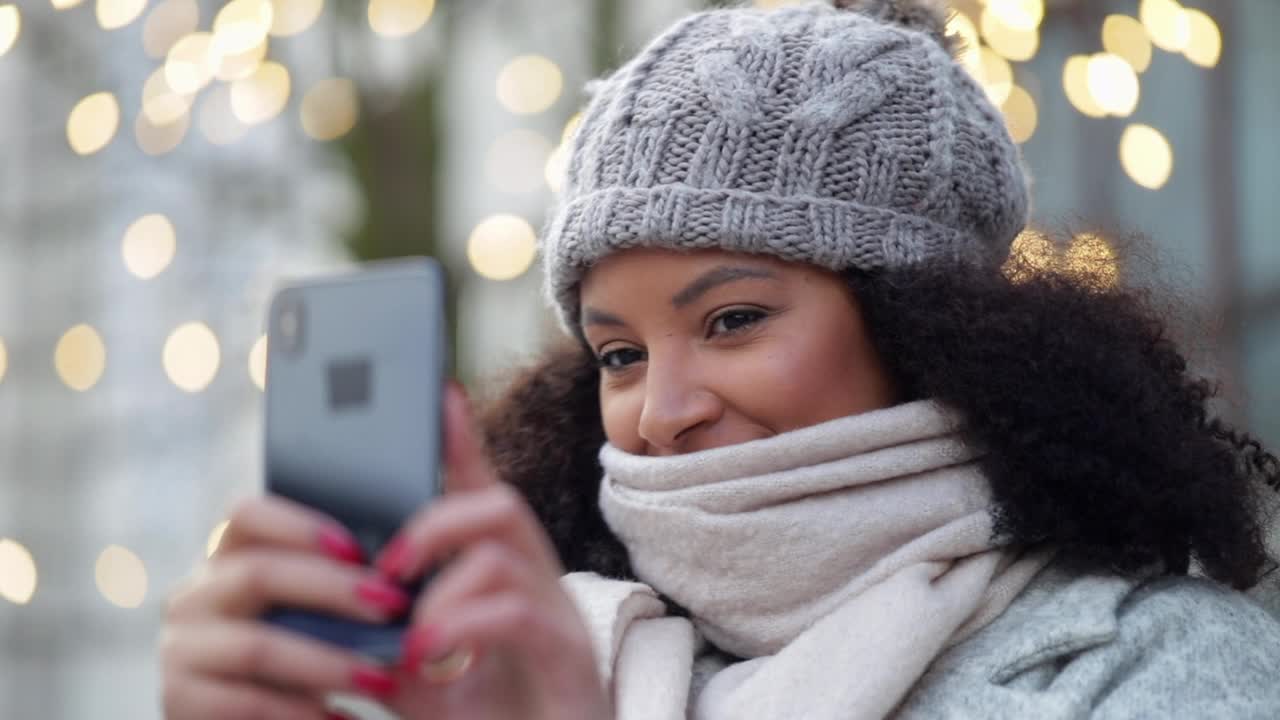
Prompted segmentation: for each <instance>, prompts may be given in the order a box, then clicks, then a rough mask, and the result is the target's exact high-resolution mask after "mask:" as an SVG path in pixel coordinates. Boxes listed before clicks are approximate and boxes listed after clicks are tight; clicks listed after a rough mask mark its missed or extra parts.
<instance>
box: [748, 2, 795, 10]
mask: <svg viewBox="0 0 1280 720" xmlns="http://www.w3.org/2000/svg"><path fill="white" fill-rule="evenodd" d="M802 2H805V0H756V1H755V6H756V7H758V8H760V9H761V10H774V9H776V8H780V7H787V6H789V5H799V4H800V3H802Z"/></svg>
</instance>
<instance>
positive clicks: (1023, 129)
mask: <svg viewBox="0 0 1280 720" xmlns="http://www.w3.org/2000/svg"><path fill="white" fill-rule="evenodd" d="M1000 109H1001V111H1003V112H1004V118H1005V123H1006V124H1007V125H1008V126H1009V135H1010V136H1011V137H1012V138H1013V141H1014V142H1016V143H1019V144H1021V143H1025V142H1026V141H1028V140H1030V139H1031V136H1032V135H1034V134H1035V132H1036V126H1037V124H1038V123H1039V113H1038V111H1037V110H1036V101H1035V99H1034V98H1032V97H1031V93H1029V92H1027V91H1026V90H1025V89H1023V88H1022V87H1021V86H1019V85H1014V86H1013V88H1012V89H1011V90H1010V91H1009V98H1008V99H1007V100H1005V101H1004V105H1003V106H1001V108H1000Z"/></svg>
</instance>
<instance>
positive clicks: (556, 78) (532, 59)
mask: <svg viewBox="0 0 1280 720" xmlns="http://www.w3.org/2000/svg"><path fill="white" fill-rule="evenodd" d="M563 88H564V76H563V75H562V74H561V72H560V67H559V66H558V65H556V64H555V63H554V62H552V61H551V60H548V59H547V58H545V57H543V56H541V55H521V56H520V57H517V58H515V59H514V60H512V61H511V62H509V63H507V64H506V65H504V66H503V68H502V70H501V71H500V72H499V73H498V87H497V93H498V102H500V103H501V104H502V106H503V107H504V108H506V109H507V110H508V111H510V112H513V113H515V114H517V115H533V114H536V113H540V112H542V111H544V110H546V109H547V108H549V107H551V106H552V105H553V104H555V101H556V100H557V99H559V97H560V91H561V90H562V89H563Z"/></svg>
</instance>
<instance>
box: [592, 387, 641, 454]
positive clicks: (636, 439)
mask: <svg viewBox="0 0 1280 720" xmlns="http://www.w3.org/2000/svg"><path fill="white" fill-rule="evenodd" d="M607 383H608V380H606V379H601V382H600V420H601V423H602V424H603V425H604V435H605V439H607V440H608V441H609V444H611V445H613V446H614V447H616V448H618V449H619V450H622V451H624V452H629V453H632V454H640V453H643V452H644V440H642V439H641V437H640V432H639V427H640V413H641V412H642V410H643V409H644V397H643V393H637V392H636V391H635V389H634V388H610V387H608V385H607Z"/></svg>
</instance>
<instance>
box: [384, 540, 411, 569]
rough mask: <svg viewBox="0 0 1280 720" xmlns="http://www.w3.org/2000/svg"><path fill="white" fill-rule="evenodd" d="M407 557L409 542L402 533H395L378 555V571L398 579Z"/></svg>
mask: <svg viewBox="0 0 1280 720" xmlns="http://www.w3.org/2000/svg"><path fill="white" fill-rule="evenodd" d="M408 558H409V543H408V542H406V541H405V538H404V536H403V535H397V536H395V537H394V538H392V539H391V542H389V543H387V546H386V547H384V548H383V549H382V553H381V554H380V555H379V556H378V571H379V572H381V573H382V574H383V575H386V576H387V577H389V578H395V579H399V577H400V573H402V572H404V566H405V562H406V561H407V560H408Z"/></svg>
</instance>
